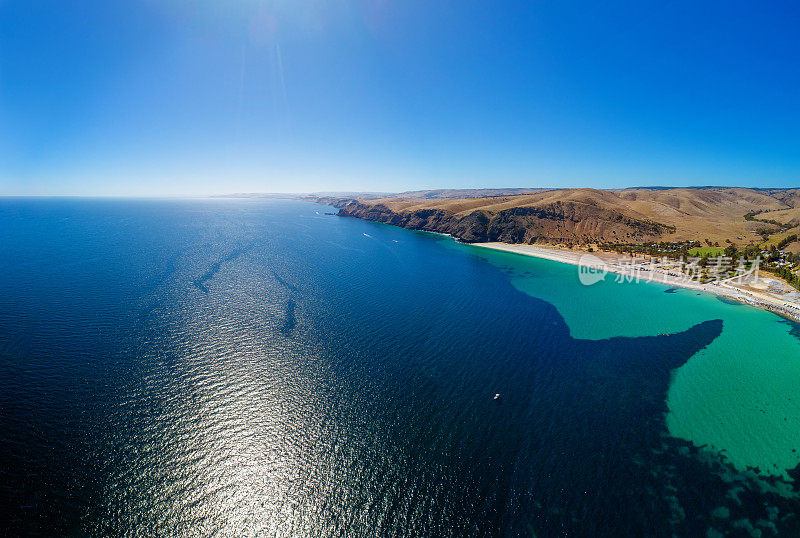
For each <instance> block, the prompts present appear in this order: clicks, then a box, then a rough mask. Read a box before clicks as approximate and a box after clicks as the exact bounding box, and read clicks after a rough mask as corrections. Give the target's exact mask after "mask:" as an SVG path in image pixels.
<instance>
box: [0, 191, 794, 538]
mask: <svg viewBox="0 0 800 538" xmlns="http://www.w3.org/2000/svg"><path fill="white" fill-rule="evenodd" d="M326 211H331V208H325V207H322V206H317V205H313V204H309V203H301V202H289V201H264V200H191V201H176V200H164V201H132V200H127V201H122V200H81V199H75V200H58V199H56V200H42V199H40V200H13V199H5V200H0V410H1V411H2V413H0V506H2V507H4V509H3V510H2V513H1V514H0V516H1V517H2V519H0V531H2V534H7V535H21V534H35V533H38V534H40V535H78V536H80V535H91V536H101V535H112V536H118V535H175V536H192V535H197V536H207V535H219V536H376V535H377V536H532V535H536V536H539V537H549V536H554V537H555V536H593V537H594V536H608V537H612V536H613V537H619V536H664V537H671V536H705V535H711V536H713V535H714V533H724V534H725V535H727V536H754V535H757V534H758V532H760V533H762V535H763V536H769V535H773V534H776V533H778V532H780V533H782V535H786V536H797V535H800V521H798V517H797V514H798V513H800V507H799V506H798V502H799V501H798V498H797V492H798V487H797V482H796V481H794V478H795V477H796V476H797V468H796V457H795V455H796V453H795V452H794V449H795V448H796V444H797V438H796V436H795V432H796V431H797V430H798V424H797V413H796V407H795V404H794V395H793V394H791V391H792V388H793V387H796V386H797V383H796V381H797V372H796V361H797V356H798V347H797V346H798V342H799V341H798V340H797V338H796V337H795V336H794V334H793V333H797V329H796V326H795V325H793V324H789V323H786V322H784V321H782V320H781V319H780V318H777V317H776V316H774V315H771V314H769V313H765V312H760V311H757V310H754V309H751V308H747V307H743V306H737V305H730V304H725V303H723V302H721V301H719V300H717V299H715V298H713V297H709V296H705V295H699V296H698V295H694V294H692V293H690V292H685V291H680V290H679V291H677V292H675V293H665V291H666V290H665V289H664V288H663V287H660V286H657V285H649V286H648V285H634V284H627V285H612V284H610V283H609V284H601V285H597V286H593V287H590V288H586V287H583V286H580V285H579V284H578V281H577V273H576V272H575V268H574V267H572V266H566V265H562V264H558V263H554V262H548V261H545V260H537V259H534V258H526V257H521V256H515V255H510V254H506V253H498V252H489V251H486V250H480V249H477V248H475V247H470V246H467V245H459V244H456V243H454V242H453V241H452V240H450V239H449V238H446V237H442V236H438V235H433V234H426V233H421V232H410V231H407V230H402V229H398V228H394V227H390V226H385V225H380V224H375V223H370V222H364V221H361V220H356V219H345V218H338V217H335V216H332V215H326V214H325V213H326ZM665 333H669V335H668V336H667V335H666V334H665ZM496 393H501V394H502V397H501V398H500V399H499V400H497V401H495V400H494V399H493V396H494V394H496ZM756 531H758V532H756Z"/></svg>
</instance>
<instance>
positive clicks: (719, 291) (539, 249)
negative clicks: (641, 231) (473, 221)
mask: <svg viewBox="0 0 800 538" xmlns="http://www.w3.org/2000/svg"><path fill="white" fill-rule="evenodd" d="M469 245H470V246H474V247H480V248H487V249H491V250H498V251H501V252H508V253H511V254H519V255H522V256H532V257H535V258H541V259H545V260H550V261H555V262H559V263H566V264H569V265H575V266H579V265H582V264H581V257H582V256H584V255H592V256H595V257H596V258H599V259H600V260H602V261H603V262H604V264H605V265H604V269H606V270H607V271H608V272H609V273H614V274H617V275H622V276H624V277H626V278H628V279H630V280H631V281H634V282H642V281H643V282H652V283H656V284H664V285H666V286H672V287H676V288H685V289H690V290H695V291H701V292H706V293H710V294H712V295H717V296H720V297H725V298H727V299H732V300H734V301H737V302H740V303H743V304H746V305H749V306H753V307H755V308H760V309H762V310H768V311H770V312H773V313H775V314H778V315H779V316H781V317H783V318H786V319H788V320H790V321H794V322H800V293H798V292H797V290H794V289H793V288H790V287H789V286H788V285H787V284H785V283H783V282H782V281H779V280H778V279H777V278H774V277H772V276H763V277H760V278H759V279H758V280H759V281H761V282H765V283H768V285H769V289H770V290H773V289H774V290H776V291H775V292H776V293H782V294H786V295H789V296H788V297H780V296H778V295H774V294H773V293H771V292H770V291H765V290H762V289H755V288H753V287H752V286H750V285H749V284H747V283H743V284H736V285H734V284H732V283H729V282H725V281H722V282H713V283H707V284H701V283H699V282H695V281H692V280H687V279H686V277H683V276H677V275H676V274H675V273H673V272H670V271H669V270H668V269H667V268H658V265H656V266H655V268H653V267H654V266H651V265H650V264H649V263H648V264H645V263H644V260H643V259H642V263H636V264H630V262H631V259H630V258H628V259H627V261H628V262H629V263H626V264H625V265H621V264H620V263H619V261H620V259H621V258H619V257H613V256H611V255H610V253H608V252H584V251H576V250H569V249H565V248H559V247H551V246H541V245H522V244H520V245H515V244H510V243H469ZM612 258H613V260H616V261H612ZM651 269H652V270H651Z"/></svg>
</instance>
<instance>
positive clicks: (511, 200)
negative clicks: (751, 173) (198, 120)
mask: <svg viewBox="0 0 800 538" xmlns="http://www.w3.org/2000/svg"><path fill="white" fill-rule="evenodd" d="M316 199H317V200H318V201H320V202H326V203H329V204H332V205H334V206H336V207H338V208H339V214H340V215H342V216H352V217H358V218H363V219H367V220H373V221H378V222H384V223H387V224H393V225H396V226H402V227H404V228H409V229H415V230H427V231H435V232H442V233H449V234H451V235H453V236H454V237H456V238H458V239H459V240H462V241H465V242H484V241H503V242H507V243H551V244H566V243H568V244H591V243H597V242H625V243H628V242H630V243H642V242H647V241H684V240H692V241H706V240H708V241H709V242H711V243H720V244H722V245H723V246H724V244H725V243H726V242H731V243H734V244H737V245H747V244H758V243H761V242H763V241H764V237H768V236H770V235H773V234H780V235H781V236H784V235H786V234H787V233H794V232H795V231H797V230H796V229H795V228H797V229H800V227H798V225H800V190H798V189H774V190H760V189H744V188H723V187H719V188H717V187H708V188H674V189H665V188H635V189H621V190H597V189H550V190H533V189H530V190H523V191H522V192H521V193H520V190H519V189H514V190H503V189H494V190H490V191H480V190H459V191H446V190H445V191H422V192H418V193H403V194H399V195H391V196H384V197H375V195H372V196H365V197H360V196H358V195H356V196H347V197H336V196H324V197H316Z"/></svg>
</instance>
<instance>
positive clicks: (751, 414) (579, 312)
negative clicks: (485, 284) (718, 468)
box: [459, 245, 800, 479]
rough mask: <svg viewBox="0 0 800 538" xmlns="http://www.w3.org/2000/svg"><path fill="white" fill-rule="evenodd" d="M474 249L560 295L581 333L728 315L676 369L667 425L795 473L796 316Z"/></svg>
mask: <svg viewBox="0 0 800 538" xmlns="http://www.w3.org/2000/svg"><path fill="white" fill-rule="evenodd" d="M459 247H460V245H459ZM466 248H470V247H466ZM472 250H476V251H477V252H476V254H477V255H480V256H484V257H485V258H486V259H488V260H490V261H491V262H492V263H493V264H495V265H497V266H498V267H501V268H503V269H505V270H506V271H507V272H508V274H509V276H510V278H511V279H512V283H513V285H514V287H516V288H517V289H519V290H520V291H523V292H524V293H527V294H530V295H531V296H534V297H538V298H541V299H544V300H546V301H548V302H549V303H551V304H553V305H554V306H555V307H556V308H557V309H558V311H559V313H560V314H561V315H562V316H564V320H565V322H566V324H567V325H568V326H569V329H570V333H571V334H572V336H574V337H576V338H592V339H600V338H610V337H613V336H645V335H654V334H661V333H676V332H679V331H683V330H686V329H687V328H689V327H691V326H692V325H694V324H696V323H700V322H702V321H705V320H709V319H721V320H722V322H723V330H722V334H720V336H719V337H718V338H716V339H715V340H714V342H712V343H711V344H710V345H709V346H708V347H707V348H705V349H703V350H702V351H700V352H699V353H698V354H697V355H695V356H693V357H692V358H691V359H690V360H689V361H688V362H687V363H686V364H685V365H683V366H682V367H680V368H679V369H677V370H676V372H675V374H674V378H673V380H672V383H671V384H670V389H669V393H668V401H667V404H668V407H669V413H668V415H667V426H668V428H669V432H670V433H671V434H672V435H674V436H676V437H680V438H683V439H686V440H689V441H692V442H693V443H695V444H696V445H698V446H708V447H709V448H710V449H712V450H713V451H717V452H721V453H722V454H723V455H724V457H725V458H727V459H728V461H730V462H731V463H733V464H734V465H735V466H736V468H737V469H739V470H742V471H744V470H746V469H748V468H753V467H755V468H758V469H759V470H760V471H761V472H764V473H767V474H772V475H778V476H782V477H783V478H787V479H788V478H789V477H788V475H787V471H790V470H792V469H794V468H795V467H797V466H798V465H800V392H798V388H799V387H800V325H798V324H797V323H794V322H791V321H787V320H785V319H784V318H781V317H780V316H777V315H775V314H773V313H771V312H767V311H764V310H760V309H756V308H752V307H749V306H747V305H742V304H739V303H736V302H732V301H729V300H724V299H720V298H719V297H716V296H714V295H711V294H706V293H700V292H696V291H694V290H689V289H684V288H670V287H669V286H665V285H662V284H657V283H650V282H639V283H636V282H619V281H618V279H617V278H616V275H611V274H609V275H607V276H606V278H605V280H603V281H601V282H599V283H597V284H595V285H592V286H582V285H580V283H579V281H578V271H577V268H576V267H574V266H570V265H567V264H561V263H557V262H552V261H549V260H542V259H537V258H531V257H528V256H521V255H518V254H509V253H503V252H497V251H491V252H488V253H487V252H486V249H480V248H475V247H472Z"/></svg>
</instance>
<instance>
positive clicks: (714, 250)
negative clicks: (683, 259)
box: [689, 247, 724, 258]
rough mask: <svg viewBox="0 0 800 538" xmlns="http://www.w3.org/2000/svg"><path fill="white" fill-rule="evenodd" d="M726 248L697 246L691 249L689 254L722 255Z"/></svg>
mask: <svg viewBox="0 0 800 538" xmlns="http://www.w3.org/2000/svg"><path fill="white" fill-rule="evenodd" d="M723 252H724V249H722V248H719V247H695V248H693V249H690V250H689V256H710V257H712V258H713V257H716V256H721V255H722V253H723Z"/></svg>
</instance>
